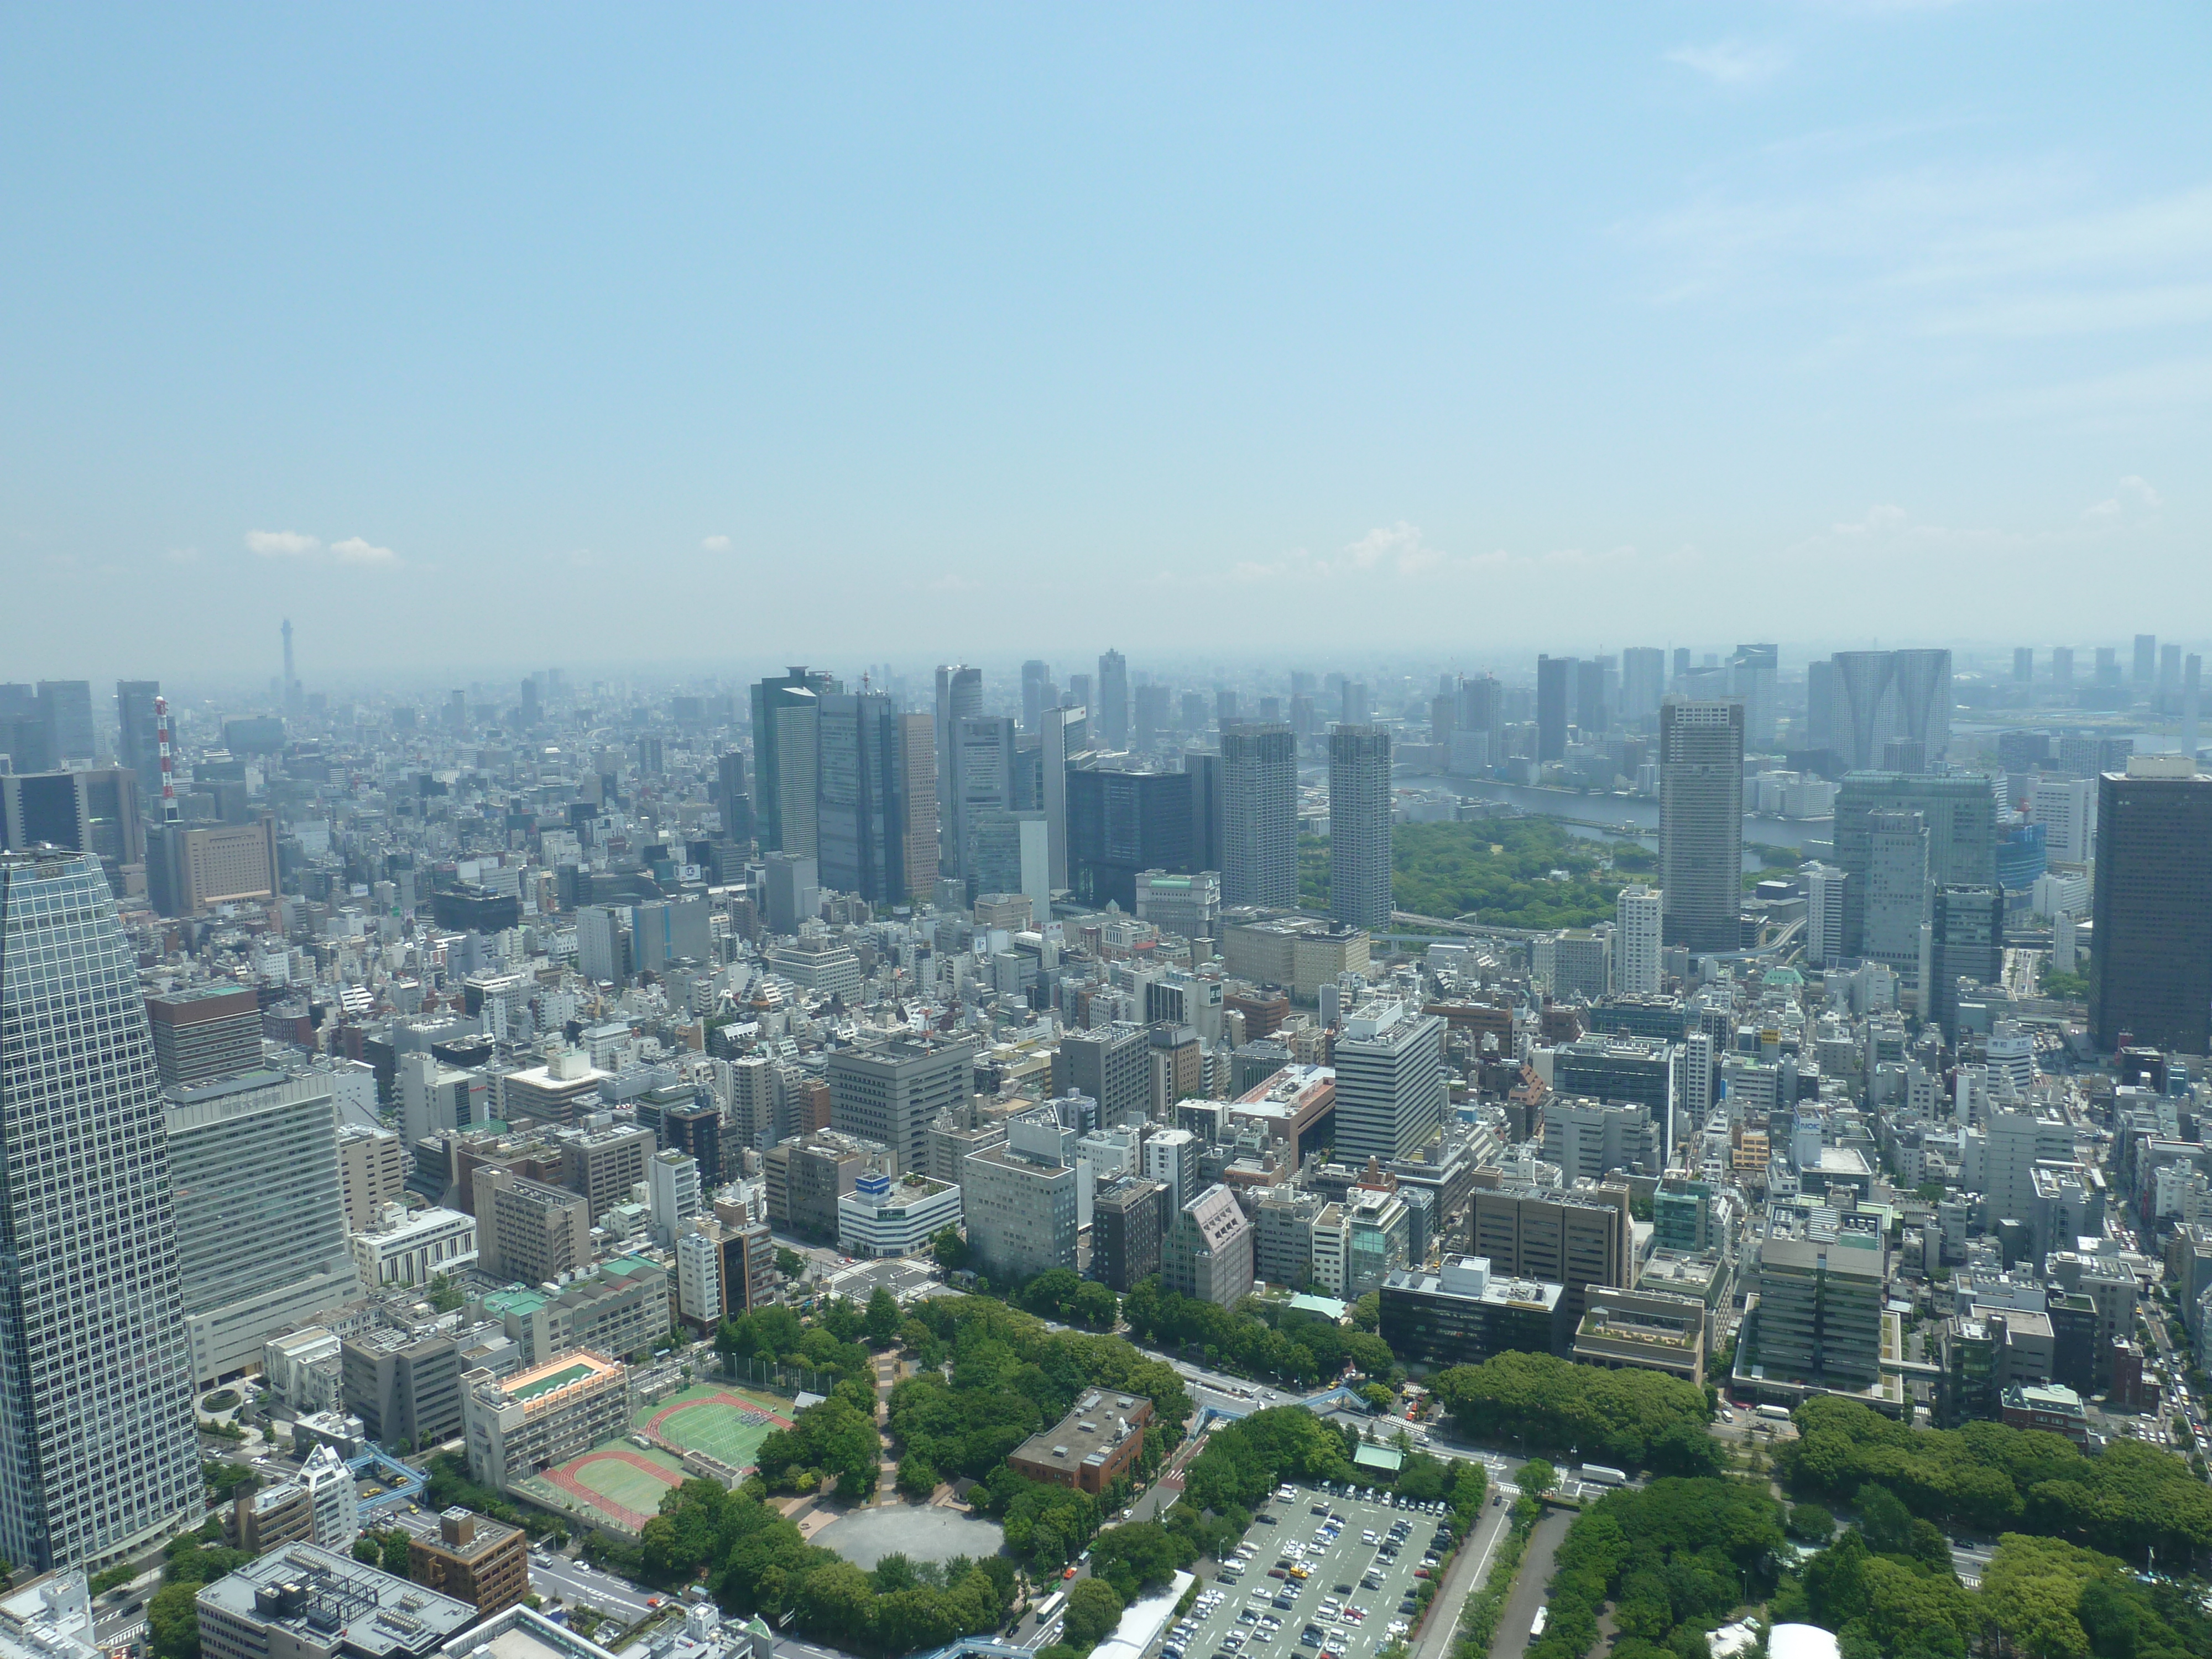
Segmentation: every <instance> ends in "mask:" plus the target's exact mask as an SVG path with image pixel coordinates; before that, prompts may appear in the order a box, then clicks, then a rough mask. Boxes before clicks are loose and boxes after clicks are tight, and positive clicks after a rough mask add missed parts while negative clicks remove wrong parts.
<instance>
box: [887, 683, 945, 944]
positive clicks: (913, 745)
mask: <svg viewBox="0 0 2212 1659" xmlns="http://www.w3.org/2000/svg"><path fill="white" fill-rule="evenodd" d="M891 724H892V726H894V727H895V728H896V731H897V733H898V746H899V757H900V762H901V764H900V769H899V779H898V795H897V807H898V817H897V822H896V829H897V836H898V847H899V854H900V856H901V858H902V860H904V863H905V872H904V875H903V877H902V880H901V882H900V892H901V896H902V897H904V898H905V900H906V901H907V902H908V903H909V904H913V903H919V902H921V900H923V899H926V898H927V897H928V896H930V893H931V891H932V890H933V888H934V886H935V884H936V881H937V874H938V872H939V869H941V868H942V867H943V864H944V848H943V844H942V837H943V829H942V827H941V824H940V823H939V817H938V789H937V722H936V721H935V720H933V718H932V717H931V716H929V715H927V714H894V715H892V716H891Z"/></svg>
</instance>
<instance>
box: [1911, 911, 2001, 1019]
mask: <svg viewBox="0 0 2212 1659" xmlns="http://www.w3.org/2000/svg"><path fill="white" fill-rule="evenodd" d="M1962 979H1965V980H1971V981H1973V982H1974V983H1975V984H1977V985H2000V984H2002V983H2003V982H2004V894H2003V892H2002V890H2000V889H1998V888H1995V887H1952V886H1943V887H1938V888H1937V889H1936V900H1935V906H1934V909H1933V913H1932V915H1931V916H1930V918H1929V958H1928V981H1929V982H1928V983H1927V984H1926V985H1923V987H1921V988H1920V1007H1921V1011H1922V1013H1923V1017H1924V1018H1928V1019H1932V1020H1933V1021H1935V1022H1936V1024H1938V1025H1940V1026H1941V1027H1942V1029H1943V1039H1944V1041H1945V1042H1949V1043H1951V1044H1952V1045H1953V1046H1954V1047H1955V1046H1956V1045H1957V1043H1958V1041H1959V981H1960V980H1962Z"/></svg>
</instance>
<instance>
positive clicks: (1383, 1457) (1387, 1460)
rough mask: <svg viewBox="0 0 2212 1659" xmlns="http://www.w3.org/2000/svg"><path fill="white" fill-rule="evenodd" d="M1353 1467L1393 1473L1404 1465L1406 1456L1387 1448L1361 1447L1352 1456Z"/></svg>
mask: <svg viewBox="0 0 2212 1659" xmlns="http://www.w3.org/2000/svg"><path fill="white" fill-rule="evenodd" d="M1352 1464H1353V1467H1355V1468H1363V1469H1389V1470H1392V1471H1394V1472H1395V1470H1398V1469H1401V1468H1404V1467H1405V1464H1406V1454H1405V1453H1403V1452H1401V1451H1399V1450H1397V1449H1395V1448H1393V1447H1389V1446H1362V1447H1360V1449H1358V1451H1356V1452H1354V1453H1352Z"/></svg>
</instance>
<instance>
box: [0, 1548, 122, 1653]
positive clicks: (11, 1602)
mask: <svg viewBox="0 0 2212 1659" xmlns="http://www.w3.org/2000/svg"><path fill="white" fill-rule="evenodd" d="M103 1651H104V1650H103V1649H101V1648H100V1647H99V1646H98V1645H96V1644H94V1640H93V1629H92V1589H91V1586H90V1585H89V1584H88V1583H87V1582H86V1580H85V1576H84V1573H83V1571H82V1570H80V1569H76V1568H72V1569H70V1570H67V1571H61V1572H52V1573H48V1574H47V1575H46V1577H43V1578H40V1579H38V1580H36V1581H34V1582H33V1583H28V1584H26V1585H24V1586H23V1588H22V1589H19V1590H17V1591H16V1592H15V1594H14V1595H10V1596H9V1597H8V1598H7V1599H6V1600H5V1601H0V1659H100V1656H101V1654H102V1652H103Z"/></svg>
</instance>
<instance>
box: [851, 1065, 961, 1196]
mask: <svg viewBox="0 0 2212 1659" xmlns="http://www.w3.org/2000/svg"><path fill="white" fill-rule="evenodd" d="M974 1063H975V1062H974V1050H973V1045H972V1044H970V1043H969V1042H968V1041H967V1040H965V1039H963V1038H953V1039H946V1038H944V1037H940V1036H935V1035H931V1036H915V1037H898V1038H894V1039H893V1040H891V1041H890V1042H880V1043H874V1044H871V1045H870V1046H868V1047H866V1048H840V1049H838V1050H836V1052H835V1053H833V1054H831V1055H830V1056H829V1066H828V1075H829V1127H831V1128H833V1129H836V1130H837V1131H838V1132H839V1133H843V1134H848V1135H858V1136H860V1137H862V1138H863V1139H868V1140H872V1141H874V1142H875V1143H877V1145H878V1146H888V1147H890V1150H891V1151H892V1152H893V1153H895V1154H896V1156H897V1158H898V1163H899V1168H900V1169H902V1170H926V1169H927V1168H928V1167H929V1126H930V1125H931V1124H932V1123H933V1122H934V1121H936V1120H937V1118H938V1116H939V1115H940V1114H942V1113H945V1112H948V1111H953V1110H960V1111H965V1110H966V1109H967V1106H968V1097H969V1094H970V1093H971V1092H972V1091H973V1088H974V1080H973V1075H974Z"/></svg>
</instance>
